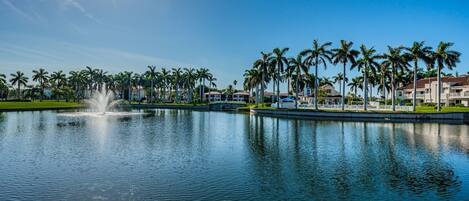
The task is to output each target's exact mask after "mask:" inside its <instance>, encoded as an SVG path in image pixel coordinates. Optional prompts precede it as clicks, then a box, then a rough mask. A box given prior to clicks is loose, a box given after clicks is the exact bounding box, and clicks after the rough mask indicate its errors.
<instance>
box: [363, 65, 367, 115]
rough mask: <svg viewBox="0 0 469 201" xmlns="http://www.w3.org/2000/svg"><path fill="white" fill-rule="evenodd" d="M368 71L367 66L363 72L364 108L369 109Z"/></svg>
mask: <svg viewBox="0 0 469 201" xmlns="http://www.w3.org/2000/svg"><path fill="white" fill-rule="evenodd" d="M367 74H368V73H367V72H366V66H365V69H364V72H363V82H364V83H363V110H365V111H366V110H367V109H368V77H367Z"/></svg>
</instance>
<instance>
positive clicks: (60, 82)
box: [50, 70, 67, 101]
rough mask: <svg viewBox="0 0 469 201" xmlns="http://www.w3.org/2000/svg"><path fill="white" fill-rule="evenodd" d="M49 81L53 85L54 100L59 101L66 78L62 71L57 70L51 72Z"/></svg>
mask: <svg viewBox="0 0 469 201" xmlns="http://www.w3.org/2000/svg"><path fill="white" fill-rule="evenodd" d="M50 81H51V83H52V84H53V87H54V90H53V91H54V92H55V97H56V100H57V101H59V98H60V97H61V96H62V88H63V86H65V84H66V81H67V76H66V75H65V73H63V71H61V70H59V71H57V72H53V73H52V74H51V75H50Z"/></svg>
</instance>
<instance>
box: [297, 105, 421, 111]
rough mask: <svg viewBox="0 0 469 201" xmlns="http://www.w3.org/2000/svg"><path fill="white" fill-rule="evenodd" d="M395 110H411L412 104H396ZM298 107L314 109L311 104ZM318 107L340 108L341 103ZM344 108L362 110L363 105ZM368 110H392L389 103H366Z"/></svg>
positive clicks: (324, 108)
mask: <svg viewBox="0 0 469 201" xmlns="http://www.w3.org/2000/svg"><path fill="white" fill-rule="evenodd" d="M395 107H396V111H412V106H400V105H396V106H395ZM298 108H300V109H314V105H313V104H300V105H298ZM318 109H321V110H340V109H342V105H327V104H318ZM345 110H363V105H345ZM368 110H383V111H385V110H389V111H391V110H392V106H391V105H368Z"/></svg>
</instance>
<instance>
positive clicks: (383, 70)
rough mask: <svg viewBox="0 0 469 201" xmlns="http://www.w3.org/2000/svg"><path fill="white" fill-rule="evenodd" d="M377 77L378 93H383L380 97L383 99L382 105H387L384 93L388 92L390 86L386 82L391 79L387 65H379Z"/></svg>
mask: <svg viewBox="0 0 469 201" xmlns="http://www.w3.org/2000/svg"><path fill="white" fill-rule="evenodd" d="M378 77H379V86H378V91H381V92H382V93H383V94H382V96H383V98H384V105H387V103H386V92H387V91H389V89H390V86H389V83H388V82H387V80H390V79H391V71H390V70H389V66H388V65H383V63H381V65H380V67H379V73H378Z"/></svg>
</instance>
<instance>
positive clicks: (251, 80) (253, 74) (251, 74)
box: [243, 68, 262, 104]
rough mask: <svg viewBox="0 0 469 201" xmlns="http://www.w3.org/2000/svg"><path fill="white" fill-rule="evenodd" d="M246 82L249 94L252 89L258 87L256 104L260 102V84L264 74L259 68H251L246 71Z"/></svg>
mask: <svg viewBox="0 0 469 201" xmlns="http://www.w3.org/2000/svg"><path fill="white" fill-rule="evenodd" d="M243 76H244V82H243V86H244V88H245V89H248V90H249V94H251V92H252V89H253V88H254V87H255V88H256V104H257V103H258V102H259V90H258V89H259V87H258V86H259V84H260V83H261V79H262V76H261V74H260V73H259V70H258V69H256V68H251V69H248V70H245V71H244V74H243Z"/></svg>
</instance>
